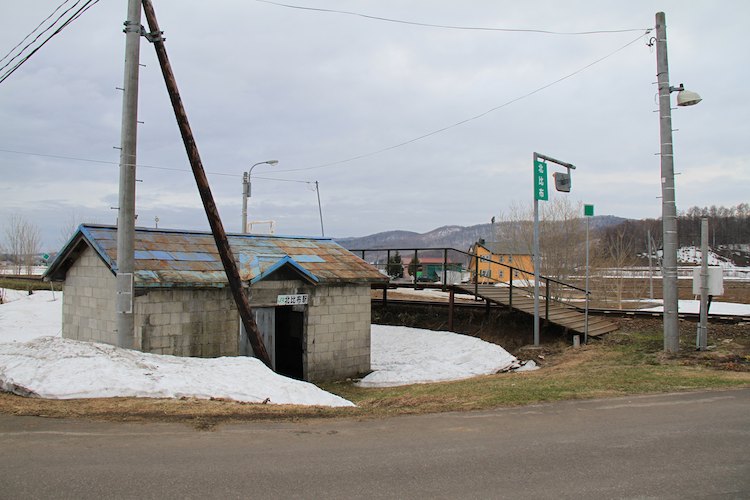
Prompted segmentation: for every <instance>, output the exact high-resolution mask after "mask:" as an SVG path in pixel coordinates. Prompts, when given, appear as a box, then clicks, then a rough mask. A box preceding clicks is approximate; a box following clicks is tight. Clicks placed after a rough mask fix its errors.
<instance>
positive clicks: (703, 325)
mask: <svg viewBox="0 0 750 500" xmlns="http://www.w3.org/2000/svg"><path fill="white" fill-rule="evenodd" d="M714 234H716V233H715V232H714ZM696 347H697V348H698V350H699V351H705V350H706V349H708V218H706V217H704V218H703V219H701V309H700V323H699V324H698V339H697V342H696Z"/></svg>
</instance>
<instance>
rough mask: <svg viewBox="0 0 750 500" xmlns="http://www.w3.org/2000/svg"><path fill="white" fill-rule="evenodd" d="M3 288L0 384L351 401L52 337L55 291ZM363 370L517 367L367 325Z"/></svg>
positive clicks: (223, 364)
mask: <svg viewBox="0 0 750 500" xmlns="http://www.w3.org/2000/svg"><path fill="white" fill-rule="evenodd" d="M54 295H55V300H53V294H52V292H35V293H34V294H33V295H28V293H26V292H15V291H13V290H8V291H7V293H6V300H8V301H9V302H8V303H6V304H3V305H1V306H0V390H3V391H12V392H15V393H17V394H22V395H29V396H39V397H43V398H52V399H69V398H96V397H149V398H179V397H195V398H206V399H207V398H221V399H231V400H235V401H245V402H256V403H260V402H267V403H272V404H297V405H318V406H352V403H350V402H349V401H347V400H345V399H342V398H340V397H338V396H335V395H333V394H330V393H328V392H325V391H323V390H322V389H320V388H318V387H316V386H315V385H313V384H309V383H307V382H301V381H298V380H293V379H289V378H286V377H283V376H281V375H278V374H276V373H274V372H273V371H271V370H269V369H268V368H267V367H266V366H265V365H264V364H263V363H261V362H260V361H258V360H257V359H255V358H249V357H243V356H239V357H223V358H210V359H205V358H188V357H177V356H165V355H157V354H146V353H142V352H139V351H133V350H128V349H122V348H119V347H115V346H111V345H107V344H97V343H92V342H79V341H74V340H70V339H62V338H60V330H61V320H62V310H61V308H62V293H60V292H55V294H54ZM371 341H372V350H371V358H372V368H373V370H374V371H373V373H371V374H369V375H368V376H367V377H365V378H364V379H362V381H361V382H360V385H361V386H363V387H377V386H394V385H407V384H416V383H426V382H439V381H447V380H457V379H464V378H469V377H473V376H476V375H485V374H491V373H496V372H499V371H506V370H509V369H518V368H520V367H521V366H523V369H524V370H529V369H534V367H533V364H532V363H528V364H527V365H525V366H524V365H523V363H522V362H519V361H518V360H517V359H516V358H515V357H513V356H511V355H510V354H509V353H508V352H507V351H505V350H504V349H503V348H502V347H500V346H497V345H495V344H490V343H488V342H484V341H482V340H480V339H477V338H474V337H468V336H465V335H459V334H456V333H451V332H433V331H429V330H420V329H415V328H406V327H394V326H381V325H373V326H372V340H371Z"/></svg>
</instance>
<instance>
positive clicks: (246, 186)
mask: <svg viewBox="0 0 750 500" xmlns="http://www.w3.org/2000/svg"><path fill="white" fill-rule="evenodd" d="M278 163H279V160H266V161H259V162H258V163H256V164H254V165H253V166H252V167H250V170H249V171H247V172H244V173H243V174H242V231H241V232H242V234H247V199H248V198H250V176H251V175H252V173H253V169H254V168H255V167H257V166H258V165H271V166H274V165H278Z"/></svg>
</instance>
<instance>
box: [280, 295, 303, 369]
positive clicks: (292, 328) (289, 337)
mask: <svg viewBox="0 0 750 500" xmlns="http://www.w3.org/2000/svg"><path fill="white" fill-rule="evenodd" d="M304 328H305V313H304V312H301V311H295V310H294V306H282V307H277V308H276V330H275V334H276V335H275V336H276V373H279V374H281V375H285V376H287V377H291V378H296V379H298V380H302V379H303V378H304V373H303V368H302V353H303V349H302V340H303V339H302V337H303V331H304Z"/></svg>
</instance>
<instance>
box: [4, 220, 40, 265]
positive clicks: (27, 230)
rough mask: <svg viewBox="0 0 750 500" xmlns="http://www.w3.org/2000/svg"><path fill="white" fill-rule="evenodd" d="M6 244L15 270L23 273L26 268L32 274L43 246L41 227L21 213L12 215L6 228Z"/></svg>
mask: <svg viewBox="0 0 750 500" xmlns="http://www.w3.org/2000/svg"><path fill="white" fill-rule="evenodd" d="M5 246H6V248H7V252H8V254H9V258H10V260H11V263H12V265H13V271H14V272H15V273H16V274H21V271H22V270H23V269H24V268H25V269H26V274H31V273H32V270H33V266H34V259H35V257H36V255H37V254H38V253H39V251H40V250H39V248H40V246H41V237H40V235H39V228H38V227H37V226H35V225H34V224H32V223H30V222H28V221H27V220H26V219H24V218H23V217H22V216H21V215H19V214H13V215H11V216H10V217H9V218H8V222H7V226H6V228H5Z"/></svg>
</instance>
